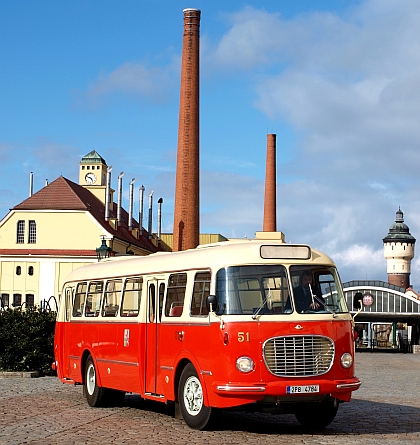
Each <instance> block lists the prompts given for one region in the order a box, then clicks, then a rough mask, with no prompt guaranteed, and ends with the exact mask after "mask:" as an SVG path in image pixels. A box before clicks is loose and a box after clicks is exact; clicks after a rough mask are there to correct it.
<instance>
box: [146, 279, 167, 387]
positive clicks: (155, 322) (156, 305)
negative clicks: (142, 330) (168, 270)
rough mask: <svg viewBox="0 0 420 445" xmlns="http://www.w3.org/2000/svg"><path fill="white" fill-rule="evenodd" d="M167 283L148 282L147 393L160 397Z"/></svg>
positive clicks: (154, 280)
mask: <svg viewBox="0 0 420 445" xmlns="http://www.w3.org/2000/svg"><path fill="white" fill-rule="evenodd" d="M164 295H165V282H164V281H163V279H158V278H155V279H151V280H148V281H147V296H148V297H147V317H146V354H145V371H146V372H145V378H144V382H145V393H146V394H151V395H158V394H157V391H156V386H157V379H158V371H159V342H158V339H159V329H160V320H161V318H162V305H163V297H164Z"/></svg>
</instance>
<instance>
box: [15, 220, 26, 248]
mask: <svg viewBox="0 0 420 445" xmlns="http://www.w3.org/2000/svg"><path fill="white" fill-rule="evenodd" d="M24 242H25V221H22V220H20V221H18V222H17V225H16V243H17V244H23V243H24Z"/></svg>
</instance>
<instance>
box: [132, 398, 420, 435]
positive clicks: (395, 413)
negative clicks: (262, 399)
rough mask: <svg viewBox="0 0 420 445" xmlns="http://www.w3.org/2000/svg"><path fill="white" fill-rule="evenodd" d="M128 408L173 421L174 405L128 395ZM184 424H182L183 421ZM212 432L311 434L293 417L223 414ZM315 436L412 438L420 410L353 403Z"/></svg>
mask: <svg viewBox="0 0 420 445" xmlns="http://www.w3.org/2000/svg"><path fill="white" fill-rule="evenodd" d="M124 406H127V407H131V408H133V409H140V410H144V411H150V412H153V413H159V414H162V415H164V416H168V417H173V415H174V405H165V404H163V403H159V402H152V401H148V400H143V399H142V398H141V397H140V396H138V395H127V396H126V399H125V402H124ZM180 422H182V421H180ZM211 430H212V431H242V432H249V433H256V434H307V433H308V432H309V431H310V430H308V429H305V428H304V427H303V426H301V425H300V424H299V422H298V421H297V420H296V418H295V416H294V415H292V414H279V415H276V414H265V413H245V412H233V411H222V412H221V415H220V416H219V417H218V420H217V422H216V424H215V425H213V427H212V428H211ZM310 432H311V434H313V435H317V434H319V435H322V436H325V435H347V436H352V435H353V436H358V435H361V434H364V435H366V434H372V435H378V434H381V435H386V434H412V433H419V432H420V408H418V407H413V406H407V405H398V404H393V403H381V402H374V401H369V400H358V399H353V400H352V402H351V403H346V404H343V405H341V406H340V409H339V410H338V414H337V416H336V418H335V420H334V421H333V422H332V423H331V424H330V425H329V426H328V427H327V428H325V429H323V430H319V431H310Z"/></svg>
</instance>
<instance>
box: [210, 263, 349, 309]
mask: <svg viewBox="0 0 420 445" xmlns="http://www.w3.org/2000/svg"><path fill="white" fill-rule="evenodd" d="M291 290H292V293H291ZM216 296H217V301H218V308H217V311H216V313H217V314H218V315H222V314H225V315H235V314H237V315H245V314H247V315H252V316H254V317H255V316H256V315H270V314H272V315H276V314H286V315H288V314H291V313H293V312H294V311H296V312H299V313H314V314H326V313H334V314H336V313H343V312H348V309H347V305H346V302H345V300H344V297H343V293H342V290H341V284H340V280H339V278H338V274H337V272H336V270H335V268H334V267H328V266H305V267H303V266H291V267H290V277H289V274H288V272H287V269H286V267H284V266H282V265H255V266H230V267H226V268H223V269H220V270H219V271H218V272H217V277H216Z"/></svg>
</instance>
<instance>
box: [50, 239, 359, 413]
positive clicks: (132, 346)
mask: <svg viewBox="0 0 420 445" xmlns="http://www.w3.org/2000/svg"><path fill="white" fill-rule="evenodd" d="M266 243H267V242H266ZM268 243H269V244H270V245H268V246H267V245H264V242H259V243H258V242H244V243H243V244H241V243H232V244H230V243H225V245H224V246H219V245H217V246H214V247H213V246H212V247H213V248H212V249H207V250H206V249H195V250H193V251H186V252H177V253H173V254H167V255H156V256H155V255H150V257H146V258H132V259H122V260H120V261H114V262H113V261H109V262H104V264H101V263H99V264H95V265H91V266H85V267H82V268H80V269H76V270H75V271H73V272H72V273H71V274H70V276H69V278H68V280H67V281H66V283H65V285H64V288H63V295H65V298H63V299H62V301H61V305H60V308H59V313H58V315H57V323H56V331H55V341H54V350H55V367H56V370H57V375H58V377H59V379H60V380H61V381H62V382H65V383H75V384H83V383H84V382H83V379H84V374H85V369H84V368H85V366H86V360H87V358H88V356H89V355H91V356H92V358H93V361H94V364H95V370H96V382H97V385H98V386H100V387H103V388H111V389H116V390H120V391H124V392H132V393H138V394H140V395H141V396H142V397H144V398H147V399H153V400H160V401H163V402H166V401H177V399H178V393H179V392H178V385H179V381H180V377H181V374H182V371H183V369H184V368H185V367H186V366H187V365H188V364H189V363H191V364H192V365H193V366H194V368H195V371H196V373H197V376H198V378H199V380H200V383H201V386H202V388H201V389H200V391H201V394H202V398H203V400H204V405H205V406H207V407H214V408H233V407H238V406H241V405H248V404H252V403H254V402H258V403H256V404H254V407H255V406H257V407H260V406H262V405H267V404H268V405H270V406H272V407H274V408H277V407H278V406H282V404H286V405H289V407H290V406H292V407H296V408H293V409H296V410H297V411H296V412H298V410H299V404H300V402H305V403H306V402H308V401H319V402H323V403H329V404H333V405H331V406H334V407H337V406H338V403H339V402H348V401H350V398H351V394H352V391H354V390H357V389H358V387H359V386H360V380H359V379H358V378H357V377H356V376H355V375H354V363H353V359H354V340H353V320H352V317H351V315H350V313H349V312H348V308H347V305H346V302H345V300H344V297H343V292H342V289H341V284H340V280H339V277H338V274H337V272H336V271H335V267H334V263H333V262H332V260H331V259H330V258H328V257H327V256H325V255H324V254H322V253H320V252H316V253H314V252H313V251H311V250H310V248H309V247H308V246H294V245H284V244H281V243H277V242H276V241H270V242H268ZM221 244H223V243H221ZM289 248H290V249H292V250H291V251H290V252H291V253H290V256H288V255H289V254H288V249H289ZM218 249H220V254H219V253H218ZM264 249H265V250H264ZM276 249H281V250H279V252H280V251H281V252H283V251H285V252H286V256H285V258H286V259H284V258H283V259H281V258H280V259H279V258H277V257H276V255H277V250H276ZM296 252H297V253H296ZM293 255H296V258H293ZM172 258H173V259H172ZM230 265H233V266H230ZM307 270H310V273H311V274H312V277H311V278H312V279H314V280H315V282H314V285H313V286H314V287H313V289H312V288H311V289H310V293H311V295H312V304H314V299H317V300H318V302H319V304H318V305H317V307H316V309H313V310H300V309H298V308H299V304H300V301H299V298H300V297H299V293H298V287H299V280H300V278H301V277H302V276H303V275H305V274H306V276H307V275H308V273H307ZM316 286H317V287H318V290H319V293H318V294H315V292H317V291H316V290H315V289H316ZM213 295H214V296H215V297H213ZM209 296H210V297H211V298H214V299H216V302H217V304H218V305H219V307H218V309H217V311H218V312H215V311H213V312H210V313H209V312H208V311H207V310H206V299H207V298H210V297H209ZM214 299H213V301H214ZM96 301H99V303H98V302H96ZM209 301H210V300H209ZM88 306H89V307H88ZM320 306H321V307H320ZM91 308H93V309H95V310H94V311H93V310H91ZM213 309H215V308H213ZM190 371H191V367H189V370H188V371H187V372H188V373H189V372H190ZM184 376H185V373H184ZM194 378H195V377H193V379H194ZM185 381H186V380H185V378H184V382H185ZM198 386H199V385H198ZM181 390H182V388H181ZM287 409H289V408H287Z"/></svg>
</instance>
